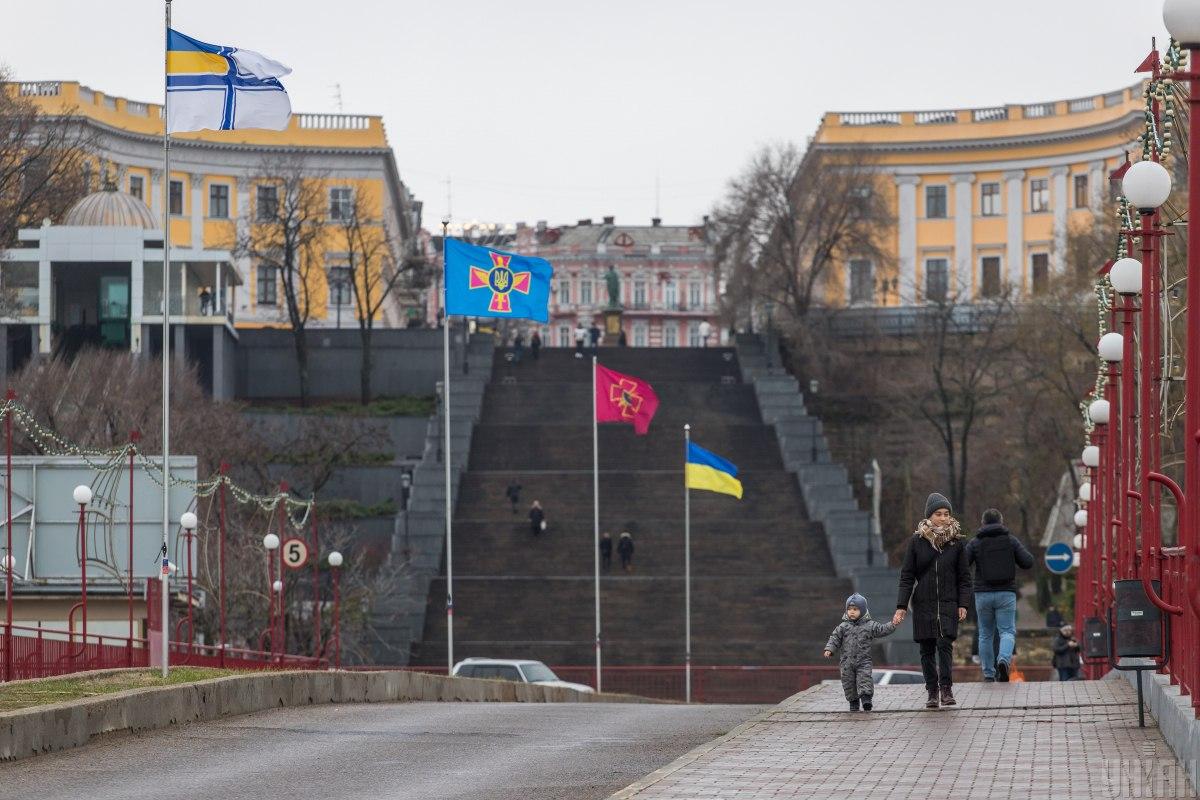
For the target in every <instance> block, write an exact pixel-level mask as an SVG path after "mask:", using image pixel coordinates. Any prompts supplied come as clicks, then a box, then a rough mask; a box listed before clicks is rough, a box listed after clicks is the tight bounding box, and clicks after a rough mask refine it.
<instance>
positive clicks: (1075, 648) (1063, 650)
mask: <svg viewBox="0 0 1200 800" xmlns="http://www.w3.org/2000/svg"><path fill="white" fill-rule="evenodd" d="M1051 646H1052V647H1053V649H1054V660H1053V661H1052V662H1051V663H1052V664H1053V665H1054V668H1055V669H1056V670H1058V679H1059V680H1060V681H1077V680H1079V667H1080V666H1081V665H1082V663H1083V662H1082V661H1080V659H1079V642H1078V641H1077V640H1076V639H1075V626H1074V625H1069V624H1068V625H1063V626H1062V627H1061V628H1059V629H1058V633H1056V634H1054V643H1053V645H1051Z"/></svg>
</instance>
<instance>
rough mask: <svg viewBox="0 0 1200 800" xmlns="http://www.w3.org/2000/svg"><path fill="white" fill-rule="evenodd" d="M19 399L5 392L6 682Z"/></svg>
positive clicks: (6, 677)
mask: <svg viewBox="0 0 1200 800" xmlns="http://www.w3.org/2000/svg"><path fill="white" fill-rule="evenodd" d="M16 399H17V393H16V392H14V391H13V390H12V389H9V390H8V391H7V392H5V395H4V400H5V404H4V445H5V479H4V494H5V501H4V508H5V513H6V514H8V527H6V528H5V529H4V530H5V536H6V537H7V539H8V541H7V544H6V546H5V548H4V558H5V562H4V563H5V566H6V569H5V570H4V680H6V681H11V680H12V613H13V609H12V604H13V599H12V597H13V584H12V573H13V566H14V565H15V563H16V560H15V559H14V558H13V552H12V526H13V522H12V519H13V517H12V446H13V437H12V406H13V401H15V400H16Z"/></svg>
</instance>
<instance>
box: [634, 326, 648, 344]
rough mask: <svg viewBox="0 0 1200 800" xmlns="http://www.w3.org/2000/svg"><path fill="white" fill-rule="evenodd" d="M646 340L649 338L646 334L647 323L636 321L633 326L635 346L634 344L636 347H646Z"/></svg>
mask: <svg viewBox="0 0 1200 800" xmlns="http://www.w3.org/2000/svg"><path fill="white" fill-rule="evenodd" d="M646 340H647V336H646V323H644V322H638V323H634V326H633V346H634V347H645V346H646Z"/></svg>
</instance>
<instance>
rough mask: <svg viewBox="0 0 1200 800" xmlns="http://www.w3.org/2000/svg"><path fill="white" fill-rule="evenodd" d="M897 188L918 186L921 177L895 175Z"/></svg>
mask: <svg viewBox="0 0 1200 800" xmlns="http://www.w3.org/2000/svg"><path fill="white" fill-rule="evenodd" d="M893 178H894V180H895V181H896V185H897V186H916V185H917V184H918V183H920V182H921V176H920V175H894V176H893Z"/></svg>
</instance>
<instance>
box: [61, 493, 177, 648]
mask: <svg viewBox="0 0 1200 800" xmlns="http://www.w3.org/2000/svg"><path fill="white" fill-rule="evenodd" d="M72 496H73V497H74V498H75V502H76V503H78V504H79V589H80V592H81V593H82V595H83V597H82V601H81V605H82V606H83V649H82V652H83V660H84V663H86V662H87V505H88V503H90V502H92V489H91V487H90V486H85V485H83V484H80V485H79V486H76V487H75V491H74V492H73V493H72ZM164 635H165V632H164Z"/></svg>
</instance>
